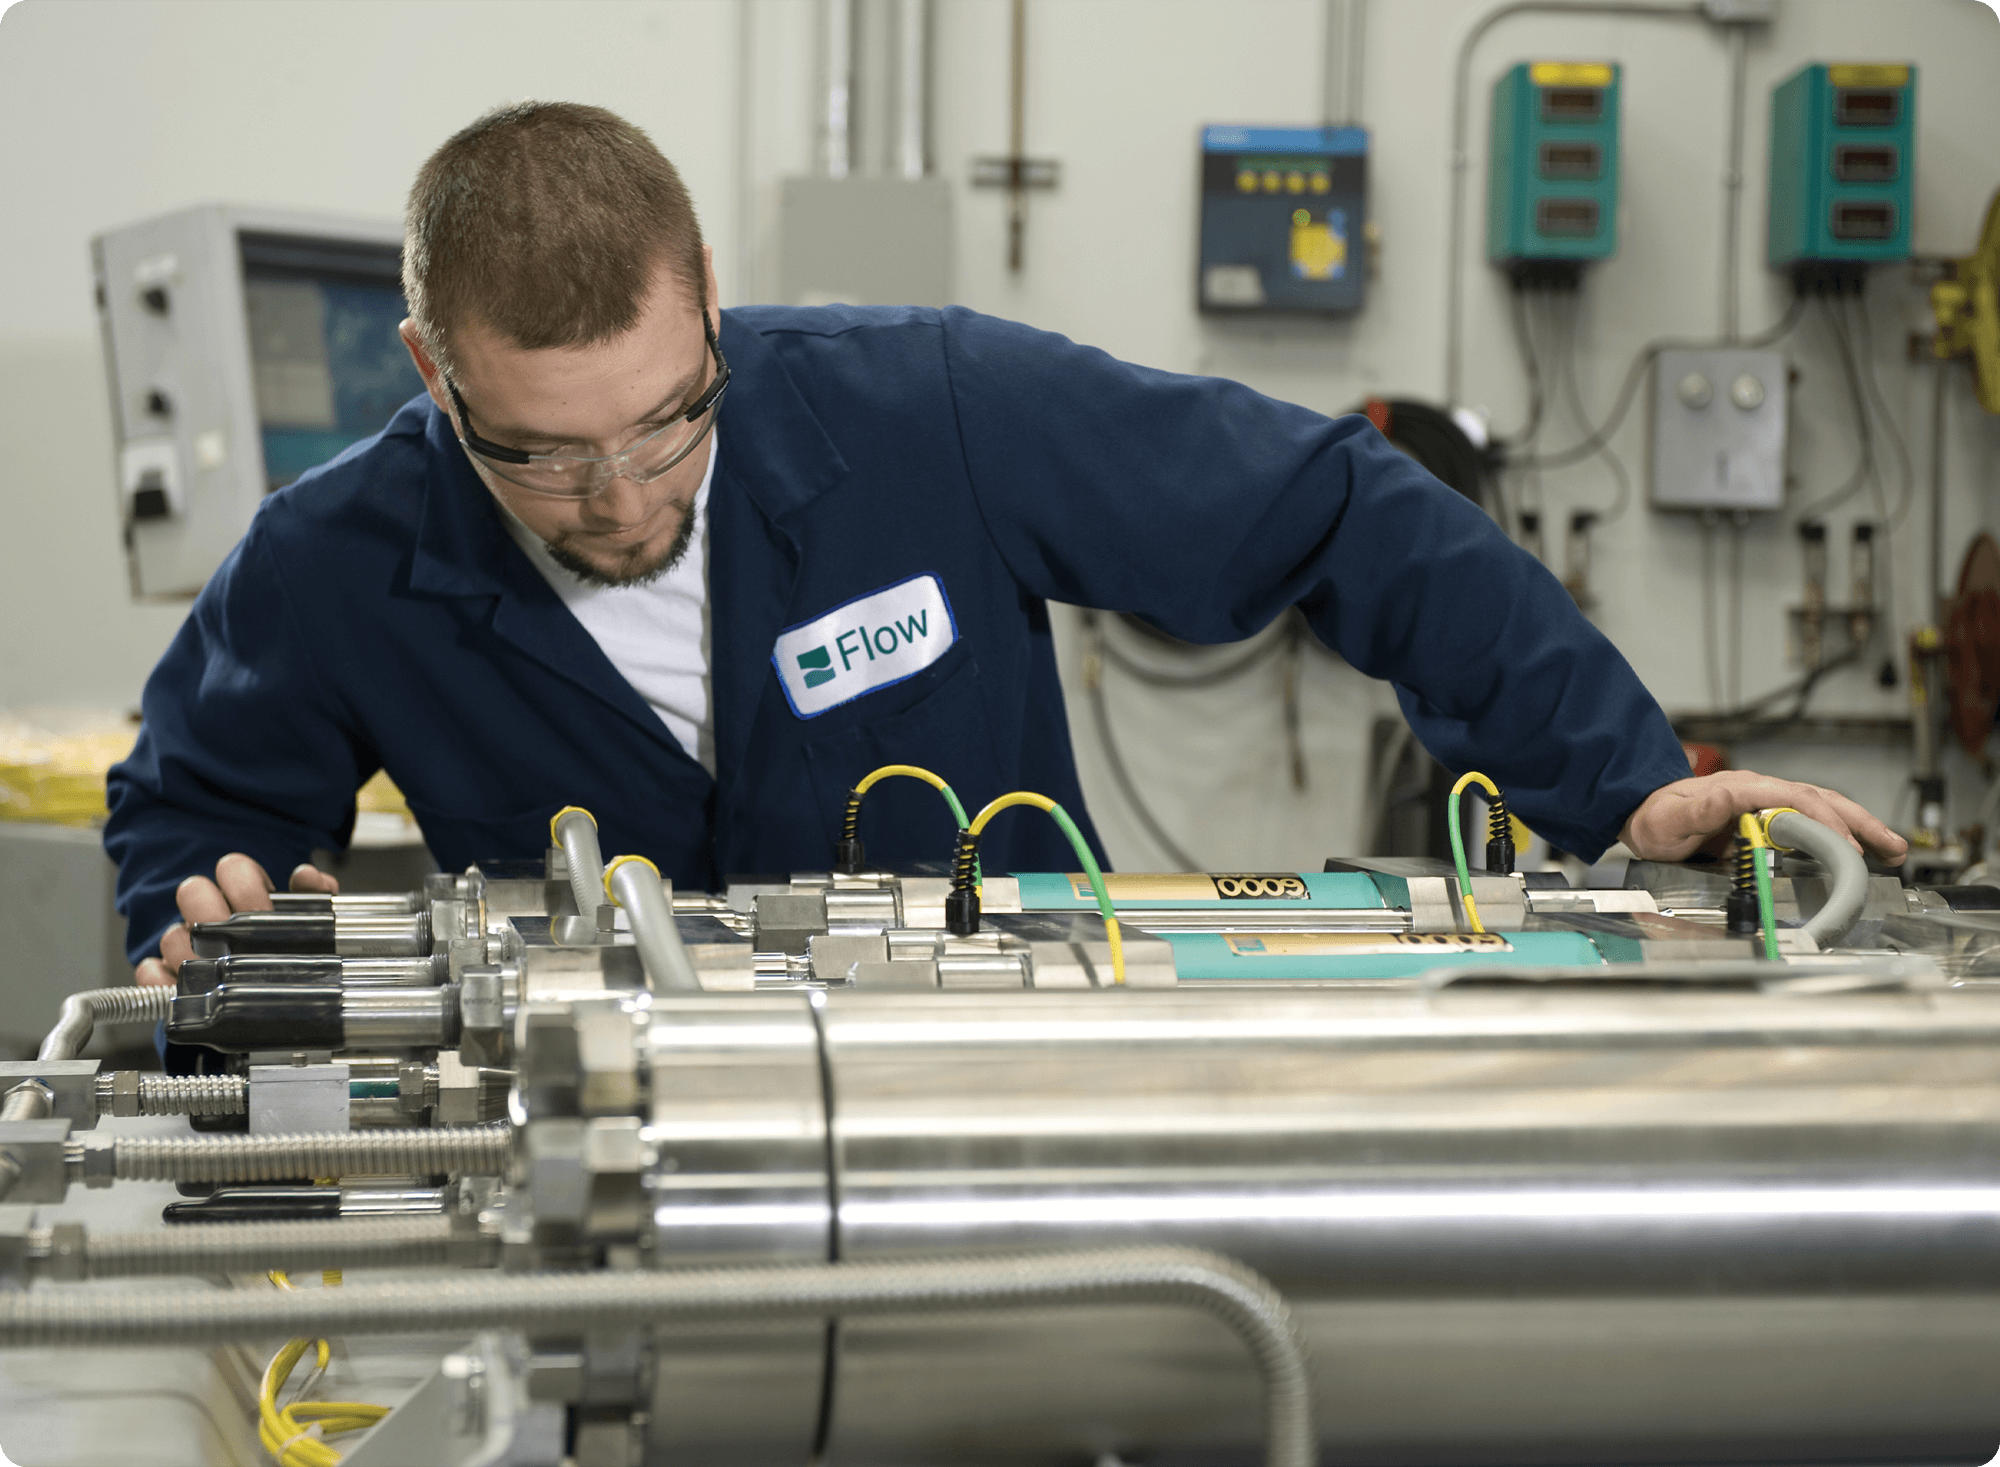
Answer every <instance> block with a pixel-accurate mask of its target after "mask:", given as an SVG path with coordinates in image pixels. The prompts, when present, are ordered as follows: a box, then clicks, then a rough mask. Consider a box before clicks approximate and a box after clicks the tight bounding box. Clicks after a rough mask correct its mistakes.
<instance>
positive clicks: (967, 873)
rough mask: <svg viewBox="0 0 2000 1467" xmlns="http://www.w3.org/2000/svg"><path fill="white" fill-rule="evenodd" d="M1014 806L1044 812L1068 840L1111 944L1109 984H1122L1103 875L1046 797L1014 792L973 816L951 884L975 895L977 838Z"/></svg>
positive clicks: (1118, 942)
mask: <svg viewBox="0 0 2000 1467" xmlns="http://www.w3.org/2000/svg"><path fill="white" fill-rule="evenodd" d="M1016 805H1032V806H1033V807H1034V808H1035V809H1037V810H1044V811H1046V812H1047V813H1048V815H1049V818H1050V819H1052V820H1054V821H1055V823H1056V825H1057V827H1058V828H1059V829H1060V830H1061V831H1062V833H1063V834H1064V835H1065V836H1067V837H1068V838H1069V843H1070V846H1071V847H1072V848H1073V849H1074V850H1075V851H1076V858H1077V860H1078V861H1079V862H1081V863H1082V865H1083V872H1084V875H1085V876H1087V877H1089V878H1090V890H1091V893H1092V895H1094V896H1095V897H1096V898H1097V910H1098V914H1099V915H1100V916H1102V917H1103V918H1104V937H1105V940H1106V941H1107V942H1109V943H1110V944H1111V981H1112V982H1113V983H1114V984H1121V985H1122V984H1123V983H1124V982H1125V940H1124V935H1123V934H1122V933H1121V932H1120V931H1119V928H1118V913H1117V911H1116V910H1115V909H1114V908H1113V907H1112V905H1111V893H1110V892H1109V891H1107V890H1105V886H1104V872H1103V871H1102V870H1101V869H1099V867H1098V864H1097V857H1095V856H1093V855H1092V854H1091V853H1090V842H1089V841H1087V840H1085V839H1084V838H1083V832H1082V831H1080V830H1078V829H1077V828H1076V822H1075V821H1074V820H1072V819H1070V818H1069V812H1068V811H1066V810H1064V809H1063V807H1062V806H1061V805H1058V804H1057V803H1056V802H1055V801H1054V800H1052V799H1050V798H1049V797H1048V796H1047V795H1038V794H1035V793H1033V792H1032V791H1030V790H1015V791H1014V792H1013V793H1012V794H1006V795H1002V796H1000V798H999V799H997V800H994V801H992V802H990V803H989V804H988V805H987V806H986V808H985V809H983V810H981V811H980V812H979V813H978V814H977V815H975V816H973V817H972V819H971V821H970V822H969V823H967V825H966V826H965V829H964V830H963V831H962V832H961V834H960V836H959V844H958V858H957V860H956V861H955V862H954V863H953V868H952V884H953V885H954V886H955V887H957V888H959V889H960V890H971V891H974V892H977V891H978V890H979V888H980V885H981V882H980V879H979V875H978V869H977V863H978V859H979V837H980V835H981V833H983V832H984V831H985V829H986V826H987V824H988V822H990V821H991V820H992V819H993V817H994V816H995V815H998V814H999V813H1000V812H1001V811H1002V810H1009V809H1012V808H1013V807H1014V806H1016Z"/></svg>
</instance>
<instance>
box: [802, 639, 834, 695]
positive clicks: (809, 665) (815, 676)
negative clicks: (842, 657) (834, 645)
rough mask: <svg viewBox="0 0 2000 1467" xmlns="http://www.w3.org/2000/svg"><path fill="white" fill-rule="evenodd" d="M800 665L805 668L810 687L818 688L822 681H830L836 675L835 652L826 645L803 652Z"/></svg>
mask: <svg viewBox="0 0 2000 1467" xmlns="http://www.w3.org/2000/svg"><path fill="white" fill-rule="evenodd" d="M799 666H800V667H802V668H804V669H805V674H806V686H807V687H809V688H816V687H818V686H819V685H820V684H821V683H830V682H832V681H833V680H834V677H835V676H836V674H835V672H834V670H833V654H832V653H831V652H829V651H827V650H826V648H824V647H815V648H813V649H812V651H810V652H801V653H800V654H799Z"/></svg>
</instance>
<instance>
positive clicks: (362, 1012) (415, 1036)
mask: <svg viewBox="0 0 2000 1467" xmlns="http://www.w3.org/2000/svg"><path fill="white" fill-rule="evenodd" d="M340 1024H341V1030H342V1033H343V1034H344V1035H345V1038H346V1042H347V1043H348V1044H350V1045H353V1046H355V1047H356V1048H372V1049H418V1048H449V1047H450V1046H452V1045H455V1044H457V1043H458V1027H459V1025H458V990H457V989H456V988H353V989H345V990H343V991H342V993H341V995H340Z"/></svg>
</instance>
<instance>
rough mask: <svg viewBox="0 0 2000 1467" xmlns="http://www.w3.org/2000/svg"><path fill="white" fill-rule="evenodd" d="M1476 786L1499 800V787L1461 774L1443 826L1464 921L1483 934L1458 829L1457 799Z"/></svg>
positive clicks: (1483, 778)
mask: <svg viewBox="0 0 2000 1467" xmlns="http://www.w3.org/2000/svg"><path fill="white" fill-rule="evenodd" d="M1475 784H1476V785H1478V786H1479V787H1480V788H1481V789H1483V790H1485V791H1486V793H1487V794H1489V795H1491V796H1492V797H1493V798H1494V799H1496V800H1497V799H1499V798H1500V787H1499V786H1498V785H1496V784H1495V783H1494V782H1493V781H1492V780H1490V779H1488V778H1487V777H1486V776H1485V775H1483V774H1480V773H1478V772H1477V771H1475V772H1473V773H1471V774H1461V775H1460V776H1459V777H1458V783H1457V784H1454V785H1453V786H1452V787H1451V798H1450V799H1449V800H1447V801H1446V802H1445V824H1446V826H1448V827H1449V828H1450V831H1451V859H1452V860H1453V862H1454V863H1456V864H1457V866H1458V893H1459V900H1461V901H1463V902H1464V903H1465V920H1466V921H1467V922H1469V923H1471V924H1472V930H1473V931H1474V932H1484V931H1485V930H1486V924H1485V923H1484V922H1481V921H1480V920H1479V904H1478V903H1477V902H1475V901H1473V899H1472V874H1471V873H1470V872H1469V871H1467V870H1466V868H1465V835H1464V833H1463V832H1462V831H1460V830H1459V828H1458V797H1459V796H1460V795H1462V794H1464V793H1465V791H1466V790H1467V789H1469V788H1471V787H1472V786H1473V785H1475Z"/></svg>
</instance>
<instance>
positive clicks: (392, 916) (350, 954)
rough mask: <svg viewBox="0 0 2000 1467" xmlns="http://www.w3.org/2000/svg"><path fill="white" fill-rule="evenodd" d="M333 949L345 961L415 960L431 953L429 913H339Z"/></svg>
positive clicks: (334, 923)
mask: <svg viewBox="0 0 2000 1467" xmlns="http://www.w3.org/2000/svg"><path fill="white" fill-rule="evenodd" d="M333 950H334V952H335V953H336V954H337V955H339V956H340V957H343V958H414V957H423V956H425V955H427V954H428V953H429V952H430V950H431V919H430V914H429V913H428V912H411V913H407V914H405V913H390V912H362V913H356V914H354V915H352V916H350V915H348V914H347V913H345V912H341V913H336V914H335V916H334V921H333Z"/></svg>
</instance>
